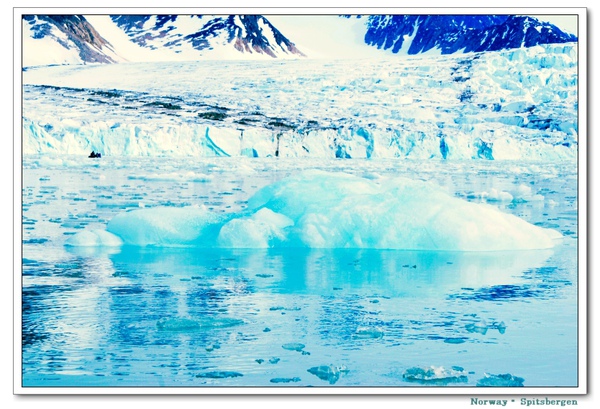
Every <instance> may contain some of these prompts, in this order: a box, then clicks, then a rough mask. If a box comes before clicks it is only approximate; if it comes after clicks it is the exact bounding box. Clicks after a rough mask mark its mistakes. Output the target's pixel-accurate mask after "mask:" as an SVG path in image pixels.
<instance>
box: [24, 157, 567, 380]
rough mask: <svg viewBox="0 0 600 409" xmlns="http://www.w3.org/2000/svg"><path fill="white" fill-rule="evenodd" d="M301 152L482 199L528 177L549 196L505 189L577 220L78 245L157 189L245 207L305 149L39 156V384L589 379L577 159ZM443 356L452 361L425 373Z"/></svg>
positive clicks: (31, 314) (30, 251) (30, 175)
mask: <svg viewBox="0 0 600 409" xmlns="http://www.w3.org/2000/svg"><path fill="white" fill-rule="evenodd" d="M300 165H301V166H302V168H321V169H325V170H334V171H340V170H341V171H346V172H349V173H355V174H359V175H364V176H367V177H375V176H377V175H389V174H390V173H394V174H398V175H402V176H409V177H413V178H416V179H422V180H431V181H434V182H436V183H438V184H439V185H440V186H442V187H443V188H444V189H447V190H448V191H449V192H451V193H452V194H454V195H456V196H460V197H463V198H465V199H466V200H473V201H480V199H479V198H478V195H477V193H478V192H482V191H489V190H490V189H491V188H492V187H493V188H496V189H498V190H504V191H511V190H515V189H517V188H518V187H519V186H520V185H526V186H529V187H531V188H532V191H533V192H534V193H536V192H537V193H539V194H541V195H542V196H543V197H544V198H543V200H535V201H525V200H516V201H513V202H507V203H497V205H498V206H499V207H500V208H501V209H503V210H504V211H507V212H511V213H513V214H515V215H518V216H520V217H522V218H524V219H526V220H528V221H529V222H531V223H536V224H538V225H542V226H545V227H552V228H555V229H557V230H559V231H560V232H561V233H563V235H564V237H565V238H564V239H563V240H562V242H561V244H560V245H558V246H557V247H556V248H554V249H553V250H548V251H529V252H510V253H487V254H486V253H449V252H448V253H436V252H415V251H389V250H342V249H339V250H317V249H313V250H309V249H303V250H298V249H270V250H243V249H232V250H216V249H168V248H163V249H152V248H126V247H124V248H121V249H100V248H70V247H65V246H64V242H65V240H66V239H67V238H68V237H69V236H70V235H72V234H75V233H77V232H79V231H82V230H83V229H98V228H104V227H105V226H106V223H107V222H108V221H109V220H110V219H111V218H112V217H113V216H114V215H115V214H118V213H120V212H123V211H126V210H127V209H133V208H139V207H140V206H145V207H150V206H158V205H161V206H187V205H193V204H204V205H206V206H208V207H209V208H211V209H213V210H214V211H216V212H229V211H238V210H240V209H242V208H244V206H245V202H246V201H247V199H248V198H249V197H250V196H251V195H252V193H254V192H255V191H256V190H257V189H258V188H260V187H262V186H264V185H266V184H268V183H271V182H273V181H275V180H278V179H280V178H282V177H284V176H287V175H289V174H293V173H294V172H297V171H298V170H299V168H300V166H299V164H298V163H297V162H294V161H292V160H290V161H285V160H282V161H277V160H274V159H263V160H240V159H239V158H238V159H206V160H198V159H194V160H191V159H177V160H174V159H171V160H167V159H156V158H153V159H143V158H142V159H125V158H123V159H118V158H106V159H105V158H103V159H102V160H101V161H97V162H94V161H91V160H89V159H84V158H78V157H72V158H66V159H65V158H60V159H59V158H56V159H52V158H39V157H26V158H25V159H24V164H23V281H22V282H23V293H22V300H23V304H22V306H23V355H22V365H23V386H25V387H41V386H44V387H46V386H98V387H117V386H139V387H156V386H182V387H201V386H268V387H278V386H286V387H290V386H298V387H302V386H321V387H348V386H352V387H356V386H393V387H415V386H423V387H433V386H436V387H437V386H451V387H454V386H456V387H465V386H467V387H470V386H475V385H477V384H478V382H480V381H481V379H483V378H485V377H486V374H511V375H513V376H514V377H518V378H520V379H522V380H523V382H522V384H523V385H524V386H536V387H549V386H577V384H578V380H577V369H578V368H577V350H578V345H577V334H578V328H577V273H578V272H577V190H576V188H577V175H576V170H575V168H574V166H572V165H570V164H565V165H552V164H546V165H544V164H537V165H529V166H525V165H522V164H521V165H511V164H496V163H493V162H476V163H451V162H449V163H444V162H431V163H415V162H406V161H396V162H395V161H379V162H371V161H351V160H338V161H324V160H321V161H318V160H315V161H303V162H301V163H300ZM190 172H191V173H190ZM199 175H204V176H206V177H205V178H204V177H199ZM431 366H434V367H443V368H444V369H438V374H437V375H435V376H432V377H431V376H425V377H423V376H421V377H418V376H417V377H411V376H409V375H410V374H411V373H415V371H416V370H417V369H418V368H420V369H423V370H426V369H427V368H429V367H431ZM417 372H418V371H417Z"/></svg>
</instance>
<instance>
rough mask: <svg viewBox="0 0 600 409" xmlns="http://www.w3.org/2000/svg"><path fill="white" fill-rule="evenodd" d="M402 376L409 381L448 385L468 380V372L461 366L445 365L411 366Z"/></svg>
mask: <svg viewBox="0 0 600 409" xmlns="http://www.w3.org/2000/svg"><path fill="white" fill-rule="evenodd" d="M402 378H403V379H404V380H406V381H408V382H417V383H422V384H427V385H448V384H450V383H464V382H467V381H468V378H467V374H466V372H465V370H464V369H463V368H461V367H460V366H453V367H451V368H444V367H443V366H430V367H427V368H417V367H415V368H409V369H407V370H406V371H405V372H404V374H403V375H402Z"/></svg>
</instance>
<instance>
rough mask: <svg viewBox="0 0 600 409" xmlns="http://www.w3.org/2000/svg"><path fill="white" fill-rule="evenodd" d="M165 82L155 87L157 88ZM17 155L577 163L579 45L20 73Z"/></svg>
mask: <svg viewBox="0 0 600 409" xmlns="http://www.w3.org/2000/svg"><path fill="white" fill-rule="evenodd" d="M167 77H168V78H169V81H160V78H167ZM23 83H24V89H23V145H22V149H23V153H24V154H65V153H68V154H81V155H83V154H85V155H87V154H89V152H90V151H92V150H94V151H99V152H102V153H103V154H104V155H110V156H174V157H175V156H179V157H181V156H191V157H206V156H253V157H267V156H280V157H320V158H335V157H339V158H378V157H379V158H394V157H401V158H415V159H429V158H439V159H441V158H446V159H496V160H503V159H509V160H513V159H514V160H518V159H524V160H574V159H575V158H576V157H577V150H578V126H577V120H578V116H577V109H578V105H577V86H578V78H577V45H576V44H561V45H548V46H537V47H532V48H529V49H516V50H510V51H502V52H488V53H480V54H477V53H475V54H463V55H460V56H449V57H448V56H445V57H435V56H429V57H426V56H425V57H424V56H421V57H399V58H398V57H397V58H390V57H386V58H381V59H376V60H373V59H369V60H304V61H276V62H274V61H269V62H264V61H263V62H261V61H199V62H163V63H158V62H156V63H121V64H112V65H88V66H54V67H44V68H35V69H27V70H25V71H24V72H23Z"/></svg>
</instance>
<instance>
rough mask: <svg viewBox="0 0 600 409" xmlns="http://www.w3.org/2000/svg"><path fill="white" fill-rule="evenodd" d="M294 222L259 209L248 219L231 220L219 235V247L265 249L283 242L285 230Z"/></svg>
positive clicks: (280, 215) (264, 209) (277, 214)
mask: <svg viewBox="0 0 600 409" xmlns="http://www.w3.org/2000/svg"><path fill="white" fill-rule="evenodd" d="M293 224H294V222H293V221H292V220H291V219H290V218H288V217H286V216H284V215H282V214H279V213H275V212H273V211H272V210H270V209H266V208H263V209H259V210H258V211H257V212H256V213H254V214H253V215H251V216H250V217H242V218H238V219H233V220H231V221H229V222H228V223H226V224H225V225H224V226H223V227H222V228H221V231H220V233H219V237H218V239H217V240H218V243H219V245H220V246H221V247H233V248H267V247H273V246H274V245H276V244H277V243H278V242H282V241H285V230H284V229H285V228H286V227H289V226H292V225H293Z"/></svg>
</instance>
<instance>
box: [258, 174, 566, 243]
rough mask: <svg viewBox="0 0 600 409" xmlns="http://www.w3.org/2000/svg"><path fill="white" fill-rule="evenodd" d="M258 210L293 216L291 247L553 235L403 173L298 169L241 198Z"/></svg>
mask: <svg viewBox="0 0 600 409" xmlns="http://www.w3.org/2000/svg"><path fill="white" fill-rule="evenodd" d="M263 208H267V209H271V210H272V211H273V212H277V213H279V214H283V215H284V216H286V217H288V218H289V219H291V220H292V221H293V223H294V224H293V226H288V228H287V231H286V235H287V242H286V243H285V244H284V245H288V246H295V247H312V248H393V249H414V250H448V251H500V250H525V249H543V248H551V247H553V246H554V243H553V239H555V238H558V237H561V236H560V234H559V233H558V232H556V231H553V230H548V229H543V228H540V227H538V226H534V225H532V224H530V223H527V222H526V221H524V220H522V219H520V218H518V217H516V216H513V215H510V214H506V213H503V212H501V211H500V210H498V209H497V208H495V207H493V206H489V205H487V204H479V203H470V202H467V201H464V200H462V199H458V198H455V197H452V196H450V195H448V194H447V193H446V192H444V191H443V190H442V189H441V188H439V187H437V186H436V185H434V184H432V183H426V182H420V181H413V180H409V179H405V178H394V179H388V180H386V181H381V182H374V181H370V180H367V179H364V178H360V177H357V176H353V175H349V174H344V173H326V172H322V171H317V170H313V171H306V172H303V173H302V174H299V175H296V176H293V177H290V178H287V179H284V180H281V181H279V182H276V183H274V184H272V185H269V186H267V187H265V188H263V189H261V190H260V191H258V192H257V193H256V194H255V195H254V196H253V197H252V198H251V199H250V200H249V202H248V209H249V211H259V210H261V209H263Z"/></svg>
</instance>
